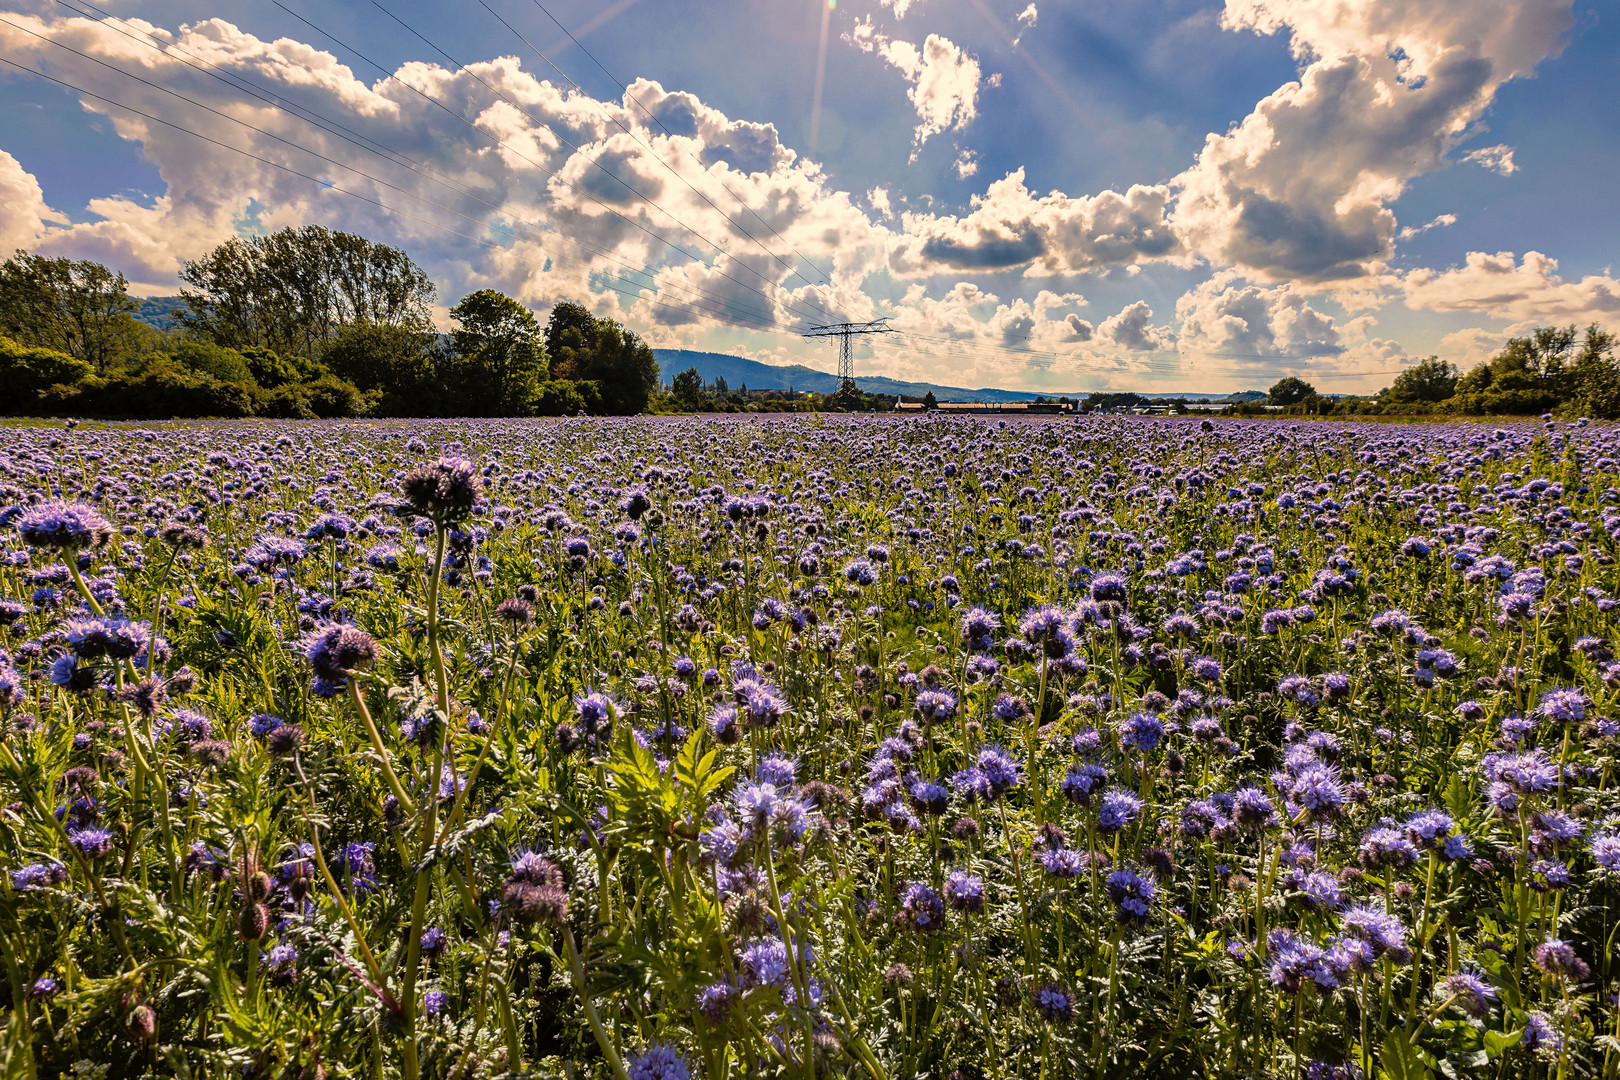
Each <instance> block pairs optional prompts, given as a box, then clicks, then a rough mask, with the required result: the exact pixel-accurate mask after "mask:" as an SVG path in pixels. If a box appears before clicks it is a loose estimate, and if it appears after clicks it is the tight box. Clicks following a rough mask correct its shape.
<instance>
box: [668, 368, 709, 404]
mask: <svg viewBox="0 0 1620 1080" xmlns="http://www.w3.org/2000/svg"><path fill="white" fill-rule="evenodd" d="M670 390H671V392H672V393H673V395H674V398H675V400H676V402H677V403H679V405H680V407H681V408H683V409H686V410H688V411H689V412H697V411H698V409H700V408H702V406H703V376H701V375H699V374H698V369H697V368H695V367H689V368H687V369H686V370H685V371H683V372H681V373H680V374H679V375H677V376H675V381H674V383H673V384H672V385H671V387H670Z"/></svg>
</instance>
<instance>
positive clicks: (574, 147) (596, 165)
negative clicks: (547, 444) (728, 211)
mask: <svg viewBox="0 0 1620 1080" xmlns="http://www.w3.org/2000/svg"><path fill="white" fill-rule="evenodd" d="M271 2H272V3H274V4H275V5H276V6H277V7H279V8H281V9H282V10H283V11H285V12H287V13H288V14H289V15H292V16H293V18H295V19H298V20H299V21H300V22H302V23H304V24H305V25H307V26H309V27H310V28H311V29H313V30H315V31H316V32H317V33H320V34H322V35H324V36H326V37H328V38H330V39H331V40H332V41H335V42H337V43H338V44H339V45H342V46H343V47H344V48H345V49H348V50H349V51H350V52H352V53H354V55H356V56H358V57H360V58H361V59H362V60H364V61H365V62H366V63H368V64H370V65H371V66H373V67H375V68H377V69H378V70H379V71H382V72H383V73H384V74H385V75H387V76H388V77H389V78H395V77H394V75H393V73H392V72H389V71H388V70H387V69H386V68H384V67H383V66H382V65H381V64H379V63H377V62H376V61H375V60H372V59H371V58H370V57H368V56H367V55H366V54H364V53H362V52H360V51H359V50H358V49H355V48H354V47H353V46H352V45H349V44H348V43H347V42H344V41H343V40H342V39H340V38H338V37H337V36H335V35H333V34H332V33H330V32H329V31H326V30H323V29H322V28H321V27H319V26H317V25H316V24H315V23H313V22H311V21H310V20H309V19H306V18H305V17H304V16H302V15H299V14H298V13H297V12H295V11H293V10H292V9H291V8H289V7H287V5H285V4H283V3H281V0H271ZM372 3H373V4H374V5H375V6H376V7H377V9H378V10H379V11H381V12H383V14H385V15H387V16H388V17H389V18H391V19H393V20H394V21H395V22H397V23H399V25H400V26H402V27H404V28H405V29H406V30H408V31H410V32H411V33H412V34H414V35H415V36H416V37H417V38H418V39H420V40H421V41H422V42H423V43H424V44H425V45H427V46H428V47H429V48H430V49H433V50H434V51H435V52H437V53H438V54H439V55H440V56H442V57H444V58H445V59H446V60H448V61H449V62H450V63H451V64H453V65H455V67H456V68H457V69H459V70H461V71H464V72H466V73H467V74H468V75H470V76H471V77H472V78H473V79H475V80H476V81H477V82H478V83H479V85H481V86H483V87H484V88H485V89H487V90H488V91H489V92H490V93H492V94H494V95H495V96H496V97H498V98H500V99H501V100H502V101H504V102H506V103H507V104H508V105H511V106H512V107H513V108H514V109H516V110H517V111H518V112H520V113H522V114H523V115H524V116H526V117H528V118H529V119H530V120H531V121H533V122H535V123H536V124H539V125H540V126H542V127H544V128H546V130H548V131H550V132H551V134H552V135H553V136H554V137H556V138H557V140H558V141H559V142H562V143H565V144H567V145H568V146H569V148H570V149H572V150H574V151H576V152H580V151H582V147H581V146H580V145H579V144H578V143H575V142H573V141H572V140H570V139H567V138H566V137H564V136H562V135H561V134H558V132H557V131H556V129H555V128H554V127H552V126H551V125H548V124H544V123H542V122H541V121H540V120H538V119H537V118H536V117H534V116H533V115H532V114H531V113H530V112H529V111H528V110H527V109H525V108H524V107H523V106H522V105H520V104H519V103H517V102H516V101H513V100H512V99H511V98H510V97H509V96H507V95H506V94H504V93H502V92H501V91H500V90H498V89H496V88H495V87H493V86H490V84H489V83H487V82H485V81H484V79H483V78H481V77H480V76H479V75H478V74H477V73H476V72H473V71H470V70H468V69H467V66H466V65H465V64H463V63H462V62H461V61H459V60H457V59H456V58H455V57H453V56H451V55H450V54H449V53H448V52H446V51H445V50H443V49H442V48H440V47H439V46H438V45H436V44H434V43H433V42H432V41H431V40H429V39H428V38H427V37H426V36H425V35H423V34H422V33H421V32H420V31H418V30H416V29H415V28H414V27H412V26H411V25H410V24H409V23H407V22H405V21H404V20H403V19H401V18H400V17H399V16H397V15H395V14H394V13H393V12H391V11H389V10H388V9H387V8H385V7H383V6H382V4H380V3H377V2H376V0H372ZM396 81H398V82H400V85H402V86H407V87H410V89H411V90H412V91H413V92H415V93H416V94H418V95H420V96H422V97H423V98H426V99H427V100H429V101H432V102H433V103H434V104H435V105H437V106H438V107H439V108H441V109H444V110H445V111H446V112H449V113H450V114H451V115H452V116H456V117H457V118H458V119H460V120H462V121H463V122H464V123H466V124H468V125H469V126H470V127H472V128H474V130H476V131H478V132H479V133H480V134H483V135H484V136H485V137H486V138H489V139H492V140H494V141H495V142H496V143H497V144H498V145H499V146H501V147H502V149H505V150H506V151H507V152H509V153H512V154H516V155H517V156H519V157H522V158H523V160H525V161H528V162H529V163H530V164H532V165H534V166H535V168H538V169H541V170H542V171H544V172H546V173H547V174H548V175H551V176H556V175H557V174H556V173H554V172H552V171H551V170H547V169H545V167H544V166H542V165H540V163H539V162H536V161H534V160H533V159H532V158H529V157H528V156H527V155H524V154H521V153H519V152H518V151H517V150H515V149H513V148H512V147H511V146H510V145H508V144H507V143H506V142H505V140H503V139H501V138H500V137H499V136H497V135H495V134H493V133H492V132H489V131H487V130H485V129H484V128H482V127H480V126H479V125H477V124H476V123H474V122H473V121H471V120H468V119H467V118H466V117H465V116H461V114H459V113H457V112H455V111H454V110H451V109H449V108H448V107H446V106H445V105H443V104H442V103H440V102H439V101H437V100H436V99H434V98H433V97H432V96H431V95H429V94H427V93H425V92H424V91H422V90H421V89H419V88H417V87H414V86H411V85H410V84H409V83H406V82H404V81H403V80H398V79H396ZM585 160H586V161H587V162H588V163H589V164H590V165H591V166H592V167H594V168H596V169H597V170H599V171H600V172H601V173H602V174H603V175H605V176H607V177H609V178H610V179H612V180H613V181H614V182H615V183H617V184H619V185H620V186H621V187H623V188H624V189H625V190H626V191H628V192H630V193H631V194H632V195H634V196H636V197H637V198H639V199H641V200H642V201H643V202H645V203H646V204H647V205H648V206H651V207H652V208H653V209H655V210H657V211H658V212H659V213H661V214H663V215H664V216H665V217H667V218H668V219H669V220H670V221H671V222H673V223H674V224H675V225H676V226H677V227H679V228H681V229H684V230H685V231H687V232H689V233H691V234H692V235H693V236H695V237H697V238H698V239H699V240H701V241H702V242H703V243H705V244H707V245H709V246H710V247H712V248H714V249H715V250H717V251H719V252H721V253H722V254H724V255H726V257H727V258H732V259H733V260H734V261H737V260H735V257H734V256H732V255H731V254H730V253H729V252H727V251H726V250H725V249H724V248H723V247H721V246H720V245H719V244H716V243H715V242H714V241H712V240H710V239H709V238H708V237H706V236H704V235H703V234H702V233H700V232H698V231H697V230H696V229H694V228H692V227H691V226H689V225H687V224H686V223H685V222H683V221H681V220H680V219H679V218H678V217H676V216H675V215H674V214H672V213H670V212H669V211H668V210H666V209H664V208H663V207H662V206H660V205H659V204H658V203H656V202H654V201H653V200H652V199H651V198H649V197H648V196H647V195H646V193H645V192H642V191H640V190H639V189H637V188H636V187H634V186H633V185H631V184H630V183H628V182H626V181H625V180H624V179H623V178H622V177H620V176H619V175H618V174H617V173H615V172H613V171H612V170H611V169H609V168H608V167H607V166H605V165H603V164H602V163H601V161H599V160H598V159H596V158H589V157H588V158H586V159H585ZM558 179H561V177H558ZM564 182H565V183H568V184H569V186H570V187H572V188H573V189H574V190H575V191H577V192H579V193H580V194H581V195H583V196H585V197H586V198H589V199H590V200H591V201H592V202H595V203H596V204H597V205H599V206H601V207H602V208H603V209H605V210H608V211H609V212H610V213H612V214H614V215H615V216H616V217H618V218H619V219H620V220H622V221H624V222H626V223H627V224H631V225H634V226H635V227H636V228H638V229H640V230H641V231H642V232H644V233H646V234H647V235H648V236H651V237H653V238H654V239H656V240H658V241H659V242H661V243H663V244H665V245H667V246H668V247H670V248H671V249H672V250H675V251H678V252H680V253H681V254H682V255H685V256H686V257H687V258H689V259H691V260H693V261H694V262H697V263H700V264H704V265H708V264H707V263H705V260H704V259H703V258H701V257H700V256H699V255H698V254H696V253H695V252H692V251H688V250H687V249H686V248H684V247H682V246H680V245H679V244H676V243H675V242H674V241H672V240H670V239H668V238H667V237H665V236H663V235H662V234H660V233H657V232H654V231H653V230H651V229H649V228H647V227H646V226H644V225H641V224H640V223H639V222H637V221H635V220H634V219H633V218H629V217H626V216H625V215H624V214H621V213H619V212H618V211H616V210H613V208H612V207H610V206H609V205H608V204H607V203H606V202H605V201H604V200H602V199H601V198H600V197H598V196H596V195H593V194H592V193H591V192H589V191H588V190H586V189H585V188H583V187H581V186H580V185H578V184H577V183H573V182H571V181H564ZM737 264H738V265H739V266H741V267H742V268H744V269H746V270H748V271H749V272H751V273H753V274H754V275H755V276H756V277H758V278H759V279H760V280H761V281H764V282H766V283H767V284H770V283H771V282H770V280H769V279H768V278H766V277H765V275H764V274H761V273H760V272H759V271H758V270H755V269H754V268H753V267H752V266H749V265H748V264H747V263H745V262H741V261H737ZM709 269H712V270H713V271H714V272H715V273H717V274H719V275H720V276H721V277H723V278H725V279H726V280H728V281H730V282H732V283H733V284H735V285H737V286H738V287H739V288H743V289H747V290H748V291H749V292H752V293H755V294H756V295H758V296H759V297H760V298H761V299H763V300H765V301H766V303H768V304H773V305H774V304H775V303H776V301H774V300H773V299H772V298H771V297H770V296H769V295H767V294H766V293H764V292H762V291H760V290H759V289H757V288H755V287H754V286H752V285H749V284H748V283H747V282H745V281H742V280H740V279H739V278H737V277H735V276H733V275H731V274H729V273H727V272H726V271H725V270H722V269H720V268H719V267H716V266H709ZM783 306H784V307H786V308H787V309H788V310H790V311H794V313H795V314H797V315H799V316H800V317H801V318H808V317H810V316H809V315H807V314H806V312H804V311H797V310H795V309H794V308H793V307H792V305H791V304H787V303H784V305H783Z"/></svg>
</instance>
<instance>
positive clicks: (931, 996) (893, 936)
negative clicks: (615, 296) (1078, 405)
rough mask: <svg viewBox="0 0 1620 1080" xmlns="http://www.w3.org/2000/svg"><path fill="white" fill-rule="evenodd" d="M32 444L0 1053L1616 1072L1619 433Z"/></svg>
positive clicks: (579, 1068)
mask: <svg viewBox="0 0 1620 1080" xmlns="http://www.w3.org/2000/svg"><path fill="white" fill-rule="evenodd" d="M0 431H3V432H4V438H3V440H0V721H3V732H4V738H3V741H0V802H3V803H4V813H3V816H0V858H3V860H4V864H5V869H6V871H7V873H6V874H5V877H4V884H3V885H0V942H3V943H4V946H5V949H4V957H3V958H4V961H5V966H6V978H5V979H4V980H3V982H0V1006H3V1009H4V1011H3V1012H0V1018H3V1019H4V1021H5V1023H6V1027H5V1031H4V1036H3V1038H4V1042H3V1050H0V1053H3V1054H4V1056H5V1061H6V1064H7V1068H8V1071H9V1072H15V1073H17V1074H18V1075H29V1074H37V1075H41V1076H55V1075H77V1074H78V1073H76V1072H75V1070H76V1069H77V1070H79V1072H80V1073H83V1074H84V1075H108V1076H141V1075H191V1076H198V1077H222V1078H223V1077H231V1078H242V1077H264V1078H270V1077H286V1078H294V1077H296V1078H300V1080H313V1078H315V1077H320V1076H327V1077H339V1076H354V1077H395V1076H399V1077H406V1078H408V1080H417V1078H419V1077H424V1076H431V1077H446V1078H449V1077H457V1078H459V1077H468V1078H471V1077H497V1076H506V1075H529V1076H568V1077H570V1078H586V1077H612V1078H614V1080H684V1078H688V1077H693V1078H696V1077H703V1078H708V1080H729V1078H744V1077H771V1076H791V1077H804V1078H806V1080H809V1078H813V1077H816V1076H837V1077H851V1078H853V1077H866V1078H870V1080H909V1078H911V1077H929V1078H938V1080H944V1078H948V1077H949V1078H961V1080H981V1078H982V1080H991V1078H1001V1077H1007V1076H1017V1077H1040V1078H1043V1080H1045V1078H1057V1077H1071V1076H1074V1077H1132V1078H1136V1077H1143V1076H1166V1077H1180V1076H1198V1077H1233V1078H1237V1077H1278V1078H1282V1077H1289V1078H1297V1077H1308V1078H1311V1080H1326V1078H1349V1077H1366V1078H1369V1080H1370V1078H1376V1077H1388V1078H1390V1080H1407V1078H1418V1077H1441V1076H1444V1077H1480V1078H1486V1077H1490V1078H1496V1077H1543V1076H1545V1077H1558V1078H1560V1080H1562V1078H1565V1077H1584V1076H1602V1077H1605V1078H1614V1077H1620V1009H1617V1007H1616V998H1615V995H1616V992H1617V990H1620V955H1617V953H1616V940H1617V934H1620V797H1617V795H1616V787H1615V785H1616V783H1617V782H1620V770H1617V760H1616V738H1617V736H1620V712H1617V711H1616V705H1617V700H1620V661H1617V659H1616V655H1615V640H1616V638H1617V637H1620V633H1617V630H1616V622H1617V609H1620V566H1617V563H1616V557H1615V556H1616V548H1617V544H1620V486H1617V480H1620V428H1616V427H1614V426H1608V425H1597V424H1592V425H1588V424H1587V423H1586V422H1585V421H1579V422H1576V423H1565V422H1558V423H1555V422H1550V421H1549V422H1543V423H1521V424H1510V425H1505V426H1501V427H1492V426H1489V425H1472V424H1469V425H1451V426H1441V425H1433V426H1413V427H1402V426H1386V425H1351V424H1309V425H1305V424H1289V423H1282V422H1274V421H1261V422H1252V423H1244V422H1232V421H1209V420H1203V421H1199V420H1188V421H1182V420H1125V419H1114V420H1109V419H1094V418H1093V419H1080V420H1073V419H1065V420H1052V421H1030V422H1008V421H1001V420H983V421H981V420H974V419H949V420H947V419H935V418H929V419H914V420H890V419H848V418H838V417H831V416H816V417H806V418H791V419H790V418H775V419H764V420H755V419H743V420H734V421H733V420H721V419H673V418H671V419H658V420H625V421H614V420H605V421H604V420H585V419H577V420H562V421H476V422H474V421H466V422H461V421H444V422H410V423H404V422H398V423H396V422H352V423H340V424H333V423H327V424H322V423H307V424H306V423H300V422H287V423H280V424H277V423H248V422H240V423H220V424H174V425H165V424H157V425H149V426H147V427H134V426H130V427H114V428H106V429H95V430H90V429H72V430H63V429H61V428H42V427H8V428H4V429H0ZM102 1066H106V1067H107V1070H106V1071H105V1072H101V1071H98V1070H99V1069H100V1067H102ZM85 1070H88V1071H87V1072H86V1071H85Z"/></svg>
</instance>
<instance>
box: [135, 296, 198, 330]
mask: <svg viewBox="0 0 1620 1080" xmlns="http://www.w3.org/2000/svg"><path fill="white" fill-rule="evenodd" d="M138 300H139V303H140V305H141V306H140V307H139V308H137V309H136V310H135V312H134V314H135V318H136V319H138V320H140V321H141V322H143V323H145V324H146V325H147V326H150V327H152V328H153V329H155V330H173V329H174V328H175V326H177V325H178V323H177V321H176V320H175V317H174V311H175V309H176V308H180V307H184V306H185V303H186V302H185V301H184V300H182V299H181V298H180V297H178V296H142V297H139V298H138Z"/></svg>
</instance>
